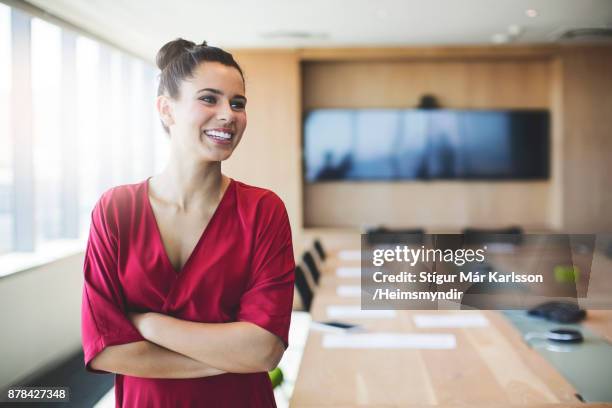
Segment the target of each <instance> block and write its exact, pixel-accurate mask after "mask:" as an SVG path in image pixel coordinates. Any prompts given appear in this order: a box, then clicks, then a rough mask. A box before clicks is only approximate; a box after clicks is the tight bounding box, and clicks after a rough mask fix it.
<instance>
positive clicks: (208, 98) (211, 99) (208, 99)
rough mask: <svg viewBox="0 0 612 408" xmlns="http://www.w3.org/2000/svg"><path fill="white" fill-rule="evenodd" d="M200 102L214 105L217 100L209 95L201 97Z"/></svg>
mask: <svg viewBox="0 0 612 408" xmlns="http://www.w3.org/2000/svg"><path fill="white" fill-rule="evenodd" d="M200 100H201V101H204V102H206V103H216V102H217V98H215V97H214V96H209V95H207V96H203V97H201V98H200Z"/></svg>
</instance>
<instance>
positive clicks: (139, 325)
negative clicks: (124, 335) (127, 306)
mask: <svg viewBox="0 0 612 408" xmlns="http://www.w3.org/2000/svg"><path fill="white" fill-rule="evenodd" d="M154 314H155V313H153V312H145V313H135V312H130V313H128V317H129V318H130V320H131V321H132V324H133V325H134V327H136V330H138V331H139V332H140V334H141V335H142V337H144V338H145V339H148V338H147V332H148V330H147V329H148V326H149V325H147V323H149V322H150V320H151V317H152V315H154Z"/></svg>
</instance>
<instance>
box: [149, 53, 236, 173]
mask: <svg viewBox="0 0 612 408" xmlns="http://www.w3.org/2000/svg"><path fill="white" fill-rule="evenodd" d="M244 93H245V92H244V82H243V80H242V77H241V75H240V73H239V72H238V70H237V69H236V68H234V67H228V66H225V65H223V64H220V63H218V62H203V63H200V65H198V67H196V69H195V70H194V72H193V77H191V78H187V79H185V80H183V81H182V83H181V88H180V94H179V97H178V99H176V100H175V99H171V98H167V97H162V98H166V100H165V101H164V102H162V103H161V108H160V112H161V113H162V118H163V119H164V122H165V123H166V125H167V126H168V127H169V129H170V136H171V141H172V143H173V144H174V145H175V147H177V148H178V149H179V151H180V153H181V154H183V155H189V156H194V158H195V159H196V160H202V161H222V160H225V159H227V158H229V157H230V155H231V154H232V152H233V151H234V149H235V148H236V146H237V145H238V143H239V142H240V139H241V138H242V134H243V133H244V129H245V128H246V124H247V117H246V109H245V108H246V98H245V96H244ZM158 103H159V102H158ZM164 104H168V106H167V107H166V109H167V110H166V112H164V108H163V106H164ZM158 106H160V105H158ZM165 114H169V117H166V116H164V115H165Z"/></svg>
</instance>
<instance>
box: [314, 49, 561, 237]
mask: <svg viewBox="0 0 612 408" xmlns="http://www.w3.org/2000/svg"><path fill="white" fill-rule="evenodd" d="M551 64H552V58H550V57H541V58H522V59H519V60H503V59H501V60H500V59H493V60H489V61H487V60H482V59H478V60H467V61H466V60H461V61H446V60H442V61H356V62H333V61H322V62H321V61H317V62H306V63H304V64H303V82H302V86H303V91H302V92H303V105H304V110H305V111H308V110H310V109H315V108H370V107H381V108H407V107H414V106H415V105H416V104H417V103H418V100H419V98H420V96H421V95H423V94H426V93H429V94H434V95H436V96H437V97H438V98H439V101H440V102H441V104H442V105H443V106H445V107H449V108H467V109H511V108H543V109H552V108H553V105H552V103H551V75H550V74H551ZM553 116H554V112H553ZM555 137H556V136H554V135H553V138H555ZM556 176H557V175H556V173H553V174H552V177H551V180H550V181H542V182H532V181H529V182H490V183H486V182H460V181H458V182H431V183H422V182H388V183H386V182H379V183H343V182H334V183H322V184H306V185H305V186H304V221H305V226H306V227H359V226H363V225H375V224H380V223H383V224H387V225H402V226H420V227H425V228H444V227H449V228H455V229H456V228H461V227H464V226H468V225H479V226H499V225H508V224H518V225H523V226H527V227H533V228H537V229H541V228H543V227H550V226H551V225H552V223H553V221H554V219H553V218H552V216H553V213H551V212H550V206H551V205H552V204H551V198H552V196H551V191H552V189H551V185H552V181H553V180H554V178H555V177H556Z"/></svg>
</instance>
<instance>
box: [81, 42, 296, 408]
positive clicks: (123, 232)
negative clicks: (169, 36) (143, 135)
mask: <svg viewBox="0 0 612 408" xmlns="http://www.w3.org/2000/svg"><path fill="white" fill-rule="evenodd" d="M157 63H158V66H159V68H160V69H161V75H160V85H159V90H158V97H157V109H158V112H159V116H160V119H161V121H162V124H163V126H164V129H165V130H166V132H167V133H168V135H169V137H170V159H169V161H168V164H167V166H166V168H165V169H164V170H163V171H162V172H161V173H160V174H158V175H155V176H153V177H149V178H148V179H146V180H144V181H142V182H140V183H137V184H130V185H122V186H118V187H115V188H113V189H111V190H109V191H107V192H106V193H104V194H103V195H102V197H101V198H100V200H99V201H98V203H97V204H96V206H95V208H94V210H93V212H92V226H91V231H90V237H89V243H88V247H87V252H86V258H85V267H84V273H85V286H84V292H83V307H82V328H83V348H84V351H85V364H86V367H87V368H88V369H89V370H91V371H95V372H113V373H116V374H117V376H116V380H115V398H116V401H117V406H129V407H132V406H147V407H158V406H159V407H166V406H173V407H187V406H211V407H215V406H250V407H270V406H275V402H274V396H273V393H272V389H271V384H270V379H269V377H268V375H267V373H266V371H268V370H271V369H273V368H274V367H275V366H276V364H277V363H278V361H279V360H280V358H281V356H282V354H283V352H284V350H285V348H286V346H287V343H288V339H287V336H288V330H289V323H290V317H291V306H292V300H293V281H294V276H293V270H294V267H295V263H294V258H293V249H292V242H291V230H290V228H289V220H288V217H287V212H286V210H285V207H284V204H283V202H282V201H281V200H280V198H279V197H278V196H276V194H274V193H273V192H271V191H269V190H265V189H262V188H258V187H253V186H249V185H246V184H244V183H241V182H239V181H236V180H233V179H230V178H229V177H227V176H225V175H223V174H222V173H221V162H222V161H224V160H226V159H227V158H229V157H230V156H231V154H232V152H233V151H234V149H235V148H236V146H237V145H238V143H239V142H240V139H241V138H242V134H243V133H244V130H245V128H246V123H247V119H246V110H245V107H246V97H245V96H244V94H245V86H244V76H243V73H242V70H241V69H240V66H239V65H238V64H237V63H236V61H235V60H234V59H233V57H232V56H231V54H229V53H227V52H226V51H223V50H221V49H219V48H215V47H210V46H208V45H207V44H206V43H202V44H200V45H196V44H194V43H192V42H190V41H186V40H182V39H178V40H175V41H171V42H169V43H168V44H166V45H164V47H162V49H161V50H160V52H159V54H158V58H157Z"/></svg>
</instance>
